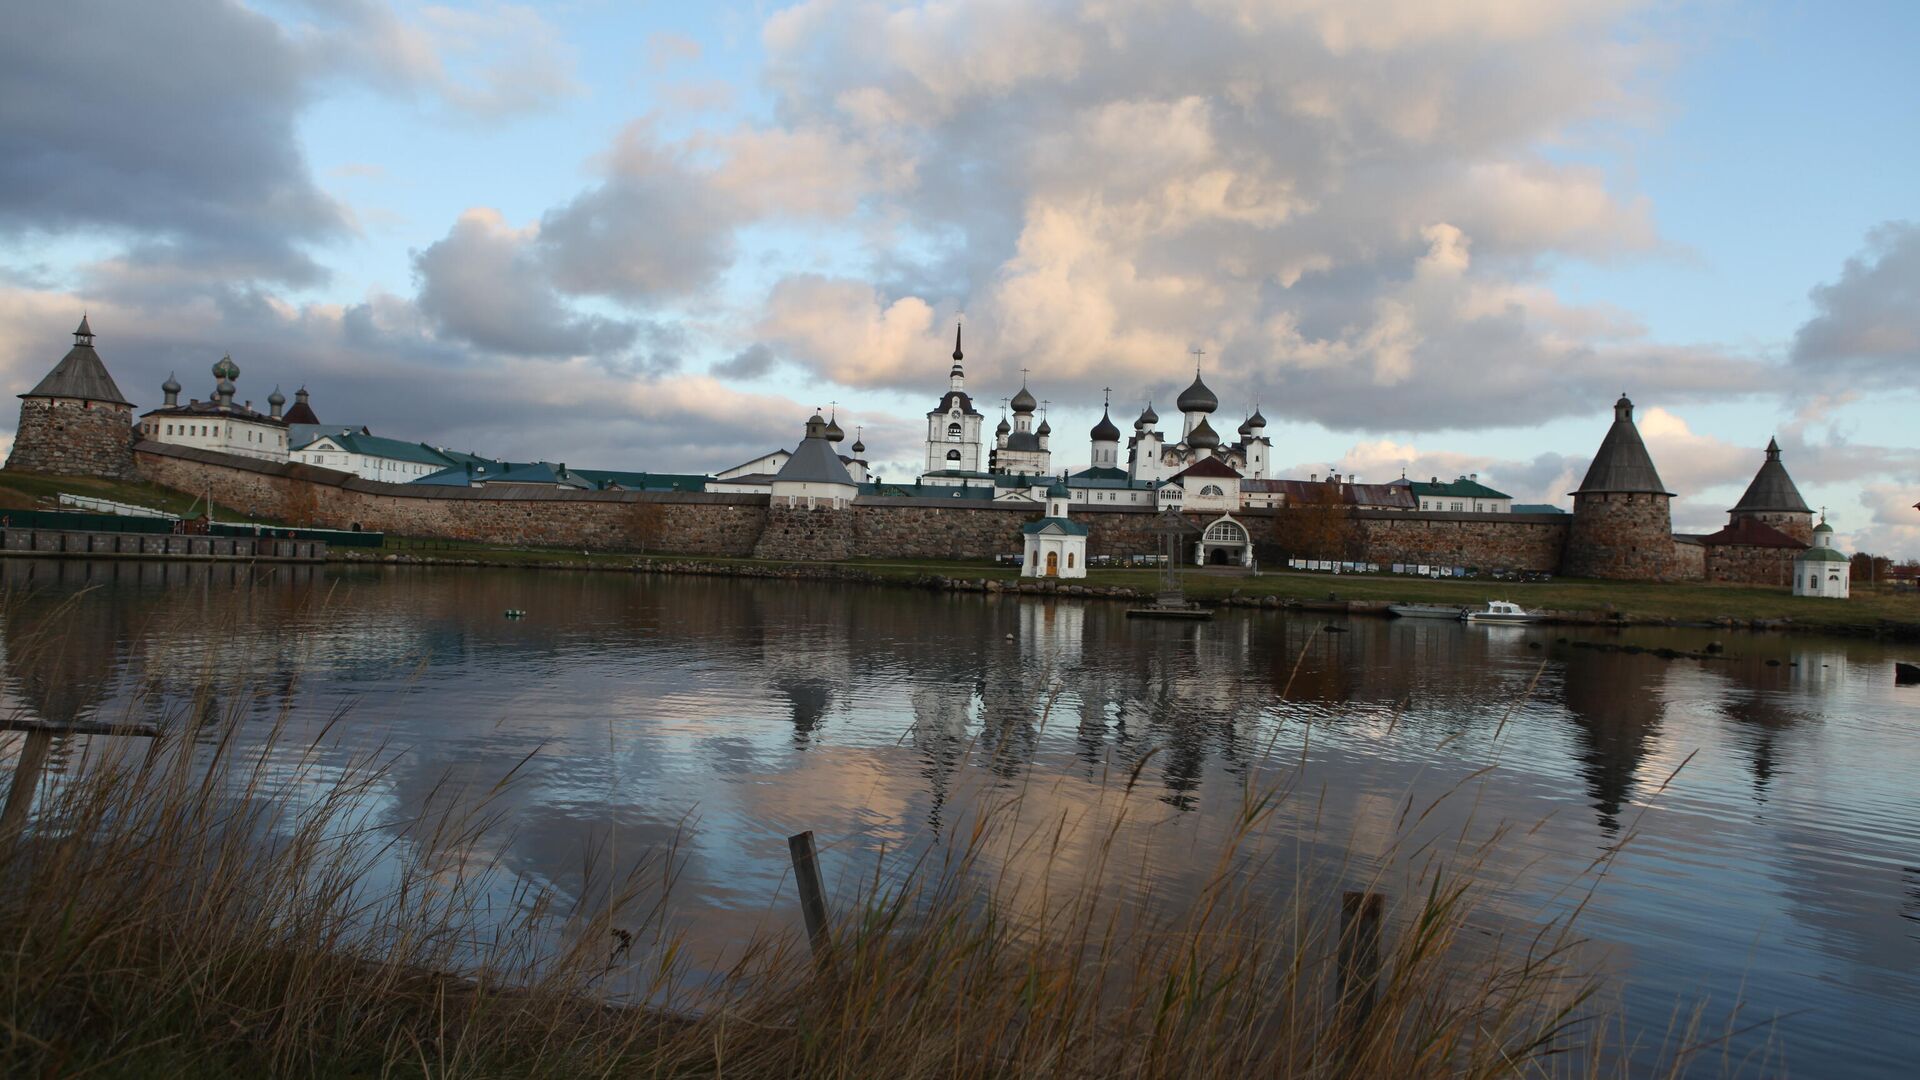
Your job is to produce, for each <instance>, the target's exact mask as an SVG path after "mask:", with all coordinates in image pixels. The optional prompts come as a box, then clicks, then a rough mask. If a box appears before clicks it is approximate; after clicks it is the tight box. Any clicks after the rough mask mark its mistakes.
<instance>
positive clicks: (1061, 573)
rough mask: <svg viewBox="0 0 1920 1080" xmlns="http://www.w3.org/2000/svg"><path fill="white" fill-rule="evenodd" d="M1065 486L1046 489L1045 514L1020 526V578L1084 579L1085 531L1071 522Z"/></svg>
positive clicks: (1059, 485)
mask: <svg viewBox="0 0 1920 1080" xmlns="http://www.w3.org/2000/svg"><path fill="white" fill-rule="evenodd" d="M1070 498H1071V496H1070V495H1069V494H1068V492H1067V485H1066V484H1065V483H1064V482H1063V481H1059V480H1056V481H1054V482H1053V486H1052V487H1049V488H1048V489H1047V513H1046V516H1045V517H1043V518H1040V519H1039V520H1038V521H1029V522H1027V523H1026V524H1024V525H1022V526H1020V536H1021V553H1020V560H1021V561H1020V576H1021V577H1050V578H1083V577H1086V576H1087V527H1086V526H1085V525H1082V524H1080V523H1079V522H1077V521H1074V520H1073V519H1072V516H1071V514H1070V512H1069V510H1068V507H1067V503H1068V500H1069V499H1070Z"/></svg>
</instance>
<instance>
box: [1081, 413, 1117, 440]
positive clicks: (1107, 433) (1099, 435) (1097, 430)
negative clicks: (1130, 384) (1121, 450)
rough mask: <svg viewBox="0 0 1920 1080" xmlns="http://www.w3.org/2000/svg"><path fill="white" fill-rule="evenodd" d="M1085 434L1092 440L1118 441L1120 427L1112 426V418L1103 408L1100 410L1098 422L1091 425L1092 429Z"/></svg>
mask: <svg viewBox="0 0 1920 1080" xmlns="http://www.w3.org/2000/svg"><path fill="white" fill-rule="evenodd" d="M1087 434H1088V435H1089V436H1091V437H1092V439H1093V441H1094V442H1119V441H1120V429H1119V428H1117V427H1114V426H1113V420H1112V418H1111V417H1109V416H1108V415H1107V413H1106V410H1105V409H1102V410H1101V411H1100V422H1099V423H1097V424H1095V425H1093V430H1092V431H1090V432H1088V433H1087Z"/></svg>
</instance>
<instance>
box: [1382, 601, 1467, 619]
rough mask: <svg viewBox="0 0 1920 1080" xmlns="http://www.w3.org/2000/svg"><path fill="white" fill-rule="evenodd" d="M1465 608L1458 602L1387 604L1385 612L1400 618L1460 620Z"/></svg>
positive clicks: (1465, 610)
mask: <svg viewBox="0 0 1920 1080" xmlns="http://www.w3.org/2000/svg"><path fill="white" fill-rule="evenodd" d="M1466 613H1467V609H1466V608H1463V607H1461V606H1460V605H1459V604H1388V605H1387V614H1389V615H1397V616H1399V617H1400V618H1402V619H1452V620H1454V621H1455V622H1458V621H1459V620H1460V617H1461V616H1462V615H1465V614H1466Z"/></svg>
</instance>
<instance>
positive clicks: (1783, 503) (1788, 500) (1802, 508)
mask: <svg viewBox="0 0 1920 1080" xmlns="http://www.w3.org/2000/svg"><path fill="white" fill-rule="evenodd" d="M1733 508H1734V510H1736V511H1739V510H1755V511H1761V510H1771V511H1776V512H1787V513H1796V514H1811V513H1813V510H1812V508H1810V507H1809V506H1807V501H1806V500H1805V499H1803V498H1801V497H1800V489H1799V488H1797V487H1795V486H1794V485H1793V477H1791V476H1788V475H1787V467H1786V466H1785V465H1782V464H1780V444H1779V442H1777V441H1775V440H1773V439H1768V440H1767V460H1766V461H1764V462H1762V463H1761V465H1760V471H1759V472H1757V473H1754V474H1753V483H1751V484H1748V485H1747V493H1746V494H1745V495H1742V496H1740V501H1739V502H1738V503H1735V504H1734V507H1733Z"/></svg>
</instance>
